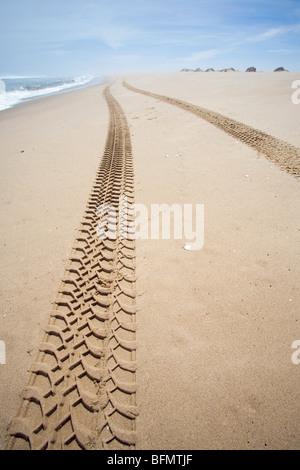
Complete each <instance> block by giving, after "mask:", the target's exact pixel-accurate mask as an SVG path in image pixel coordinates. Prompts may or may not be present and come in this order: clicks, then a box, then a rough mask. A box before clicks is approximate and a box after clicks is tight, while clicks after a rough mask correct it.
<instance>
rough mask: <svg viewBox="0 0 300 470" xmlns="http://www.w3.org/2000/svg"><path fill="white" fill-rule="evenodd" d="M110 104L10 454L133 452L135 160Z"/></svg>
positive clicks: (120, 116) (110, 100) (123, 124)
mask: <svg viewBox="0 0 300 470" xmlns="http://www.w3.org/2000/svg"><path fill="white" fill-rule="evenodd" d="M104 96H105V98H106V101H107V104H108V107H109V111H110V122H109V130H108V135H107V141H106V146H105V151H104V155H103V158H102V161H101V164H100V166H99V169H98V172H97V176H96V180H95V182H94V184H93V187H92V192H91V194H90V197H89V200H88V203H87V207H86V210H85V214H84V216H83V219H82V222H81V225H80V228H79V230H78V236H77V238H76V241H75V243H74V247H73V250H72V254H71V256H70V259H69V262H68V266H67V268H66V271H65V276H64V279H63V280H62V284H61V287H60V289H59V292H58V295H57V299H56V300H55V303H54V307H53V311H52V312H51V316H50V321H49V324H48V326H47V327H46V329H45V337H44V339H43V341H42V343H41V344H40V346H39V353H38V357H37V359H36V362H35V363H34V364H33V367H32V369H31V374H30V381H29V384H28V386H27V387H26V388H25V389H24V390H23V392H22V400H21V406H20V410H19V413H18V415H17V416H16V417H15V418H14V419H13V421H12V422H11V424H10V427H9V438H8V446H7V447H8V449H15V450H18V449H50V450H52V449H53V450H56V449H71V450H72V449H114V450H115V449H117V450H118V449H134V448H135V442H136V433H135V418H136V416H137V407H136V377H135V376H136V357H135V353H136V335H135V329H136V318H135V317H136V315H135V313H136V307H135V244H134V240H133V239H131V240H128V239H122V237H120V236H119V233H120V229H121V227H122V225H124V224H129V225H130V224H131V221H130V217H127V218H126V220H121V219H122V217H121V215H120V211H119V197H120V196H126V198H127V206H128V207H127V209H128V212H129V214H130V208H132V204H133V202H134V175H133V158H132V149H131V142H130V132H129V127H128V124H127V121H126V118H125V115H124V113H123V111H122V108H121V107H120V105H119V103H118V102H117V101H116V100H115V99H114V97H113V96H112V95H111V93H110V90H109V87H106V89H105V90H104ZM100 204H112V205H113V206H114V207H115V209H116V219H117V233H116V236H115V237H114V238H111V239H109V238H106V239H104V238H103V239H101V238H99V237H98V235H97V228H98V227H99V215H98V214H99V213H98V211H97V208H98V206H99V205H100ZM109 223H110V220H109V217H108V225H109ZM123 229H124V227H123Z"/></svg>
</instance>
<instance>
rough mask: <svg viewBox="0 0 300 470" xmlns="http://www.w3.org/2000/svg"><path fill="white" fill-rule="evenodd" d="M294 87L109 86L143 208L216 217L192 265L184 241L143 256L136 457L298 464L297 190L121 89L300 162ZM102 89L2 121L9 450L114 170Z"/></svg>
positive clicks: (231, 77)
mask: <svg viewBox="0 0 300 470" xmlns="http://www.w3.org/2000/svg"><path fill="white" fill-rule="evenodd" d="M299 79H300V75H299V74H297V73H279V74H276V73H262V72H261V73H256V74H247V73H238V72H236V73H227V74H226V73H172V74H135V75H133V74H132V75H126V76H120V77H117V78H115V79H114V81H113V83H112V85H111V88H110V91H111V94H112V96H113V97H114V99H115V100H117V102H118V103H119V105H120V106H121V107H122V109H123V112H124V115H125V116H126V119H127V122H128V126H129V130H130V138H131V144H132V156H133V171H134V200H135V202H136V203H139V204H143V205H144V206H145V207H147V208H149V210H150V206H151V204H168V205H169V206H171V205H172V204H175V203H176V204H179V205H181V206H182V207H183V205H184V204H194V205H195V204H203V205H204V211H205V212H204V213H205V218H204V221H205V223H204V245H203V248H202V249H200V250H195V251H187V250H185V249H184V246H185V244H186V239H184V238H182V239H174V237H171V239H170V240H163V239H158V240H153V239H148V240H146V239H138V240H136V243H135V255H136V256H135V271H136V285H135V288H136V299H135V301H136V323H137V331H136V350H135V351H134V354H135V355H136V362H137V369H136V375H135V380H136V387H135V392H136V393H135V395H136V404H137V409H138V412H137V413H136V414H137V416H136V419H134V430H135V431H136V436H137V437H136V442H135V446H134V448H135V449H150V450H153V449H156V450H158V449H160V450H175V449H179V450H180V449H182V450H183V449H190V450H192V449H300V424H299V423H300V419H299V418H300V405H299V403H300V392H299V374H300V365H296V364H294V363H293V362H292V354H293V352H294V351H293V349H292V343H293V342H294V341H296V340H300V323H299V304H300V293H299V279H300V268H299V262H298V260H299V254H300V248H299V247H300V244H299V237H300V231H299V230H300V227H299V216H300V205H299V200H300V198H299V197H300V186H299V179H298V178H297V177H295V175H291V174H289V173H288V172H287V171H283V170H282V169H281V168H280V166H278V165H276V164H274V163H273V162H272V161H270V160H269V159H267V158H265V157H264V155H262V154H260V153H259V152H257V151H255V149H253V148H251V147H249V146H248V145H246V144H244V143H242V142H241V141H240V140H238V139H235V138H233V137H232V136H230V135H228V134H226V133H225V132H222V131H221V130H220V129H218V128H216V127H215V126H213V125H212V124H210V123H209V122H207V121H205V120H203V119H201V118H199V117H198V116H196V115H193V114H192V113H189V112H187V111H186V110H184V109H180V108H179V107H176V106H172V105H171V104H168V103H166V102H162V101H160V100H158V99H154V98H152V97H151V96H146V95H141V94H138V93H135V92H133V91H131V90H129V89H127V88H125V87H124V86H123V80H126V82H127V83H128V84H129V85H132V86H133V87H136V88H139V89H142V90H144V91H148V92H152V93H155V94H159V95H165V96H168V97H172V98H175V99H178V100H183V101H186V102H189V103H192V104H194V105H197V106H201V107H203V108H206V109H208V110H211V111H214V112H218V113H220V114H222V115H224V116H226V117H229V118H232V119H235V120H237V121H239V122H241V123H243V124H246V125H248V126H252V127H254V128H255V129H259V130H260V131H263V132H265V133H267V134H269V135H270V136H273V137H275V138H277V139H281V140H282V141H284V142H287V143H288V144H291V145H292V146H294V147H297V148H300V134H299V122H300V105H295V104H293V103H292V100H291V95H292V91H293V90H292V88H291V85H292V82H293V81H294V80H299ZM105 86H106V84H103V85H99V86H93V87H90V88H86V89H82V90H77V91H73V92H69V93H65V94H60V95H55V96H50V97H47V98H43V99H39V100H35V101H31V102H27V103H24V104H21V105H18V106H16V107H15V108H12V109H8V110H5V111H2V112H0V168H1V171H0V179H1V182H0V188H1V197H0V221H1V229H0V250H1V251H0V257H1V269H0V276H1V308H0V340H2V341H4V342H5V345H6V364H5V365H0V403H1V405H0V448H1V449H4V448H5V446H6V444H7V438H8V429H9V428H8V427H9V424H10V423H11V421H12V420H13V418H14V417H15V416H16V415H17V414H18V410H19V407H20V403H21V398H20V397H21V394H22V390H23V389H24V387H26V385H27V383H28V380H29V376H30V374H29V369H30V368H31V367H32V364H33V362H34V360H35V358H36V356H37V354H38V351H39V345H40V343H41V341H43V335H44V329H45V327H46V325H47V324H48V321H49V315H50V312H51V311H52V309H53V303H54V300H55V299H56V297H57V291H58V289H59V286H60V282H61V279H62V277H63V275H64V270H65V268H66V264H67V261H68V259H69V258H70V253H71V248H72V246H74V240H75V237H76V230H77V229H78V227H79V226H80V221H81V219H82V216H83V213H84V210H85V207H86V204H87V201H88V198H89V194H90V192H91V188H92V185H93V182H94V180H95V176H96V171H97V168H98V166H99V164H100V163H101V160H102V157H103V152H104V148H105V145H106V143H107V132H108V126H109V110H108V107H107V103H106V101H105V99H104V97H103V94H102V93H103V90H104V88H105ZM166 156H167V157H166ZM124 338H125V336H124ZM125 339H126V338H125ZM125 339H124V340H125ZM123 405H124V404H123ZM131 405H132V404H131ZM131 405H130V406H131ZM132 406H133V405H132ZM126 407H127V408H126ZM91 408H92V406H91ZM124 408H126V412H125V411H123V415H124V414H125V415H126V414H127V415H128V414H130V412H129V411H128V410H129V408H130V407H129V405H127V404H126V405H124ZM130 410H131V408H130ZM131 418H133V412H132V414H131ZM134 418H135V416H134ZM120 422H121V421H120ZM121 424H122V423H121ZM121 424H120V426H121ZM73 427H74V426H73ZM110 431H111V432H112V434H113V432H114V431H113V429H112V430H110ZM73 432H74V433H75V434H76V430H74V429H73ZM124 436H125V434H124ZM126 436H127V434H126ZM126 439H127V437H126V438H125V437H123V444H124V442H125V441H126ZM117 440H118V439H117ZM92 441H93V445H92V444H91V448H100V447H99V445H98V444H95V442H98V441H96V440H95V439H94V440H92V439H91V440H90V442H92ZM116 448H118V447H116ZM131 448H133V446H131Z"/></svg>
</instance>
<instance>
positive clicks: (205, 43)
mask: <svg viewBox="0 0 300 470" xmlns="http://www.w3.org/2000/svg"><path fill="white" fill-rule="evenodd" d="M0 21H1V26H0V76H5V75H6V76H11V75H48V76H72V75H101V74H113V73H123V72H168V71H177V70H180V69H182V68H184V67H186V68H197V67H200V68H203V69H206V68H208V67H214V68H215V69H220V68H225V67H234V68H236V69H239V70H245V69H246V68H247V67H249V66H252V65H253V66H255V67H256V68H257V69H258V70H265V71H272V70H274V68H276V67H279V66H284V67H285V68H287V69H288V70H290V71H300V1H299V0H284V1H283V0H109V1H107V0H91V1H89V0H86V1H83V0H47V1H46V0H0Z"/></svg>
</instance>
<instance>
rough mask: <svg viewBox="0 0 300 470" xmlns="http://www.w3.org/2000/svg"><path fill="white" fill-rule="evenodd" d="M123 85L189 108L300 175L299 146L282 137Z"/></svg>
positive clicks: (188, 109) (126, 84) (288, 170)
mask: <svg viewBox="0 0 300 470" xmlns="http://www.w3.org/2000/svg"><path fill="white" fill-rule="evenodd" d="M123 86H124V87H125V88H127V89H128V90H131V91H134V92H136V93H141V94H142V95H146V96H150V97H151V98H155V99H158V100H161V101H164V102H166V103H169V104H172V105H174V106H178V107H179V108H182V109H185V110H186V111H189V112H191V113H193V114H195V115H196V116H199V117H201V118H202V119H205V120H206V121H208V122H210V123H211V124H213V125H214V126H216V127H217V128H219V129H221V130H223V131H225V132H226V133H227V134H229V135H231V136H232V137H234V138H235V139H238V140H240V141H241V142H243V143H244V144H247V145H249V146H250V147H252V148H253V149H255V150H257V151H258V152H260V153H261V154H263V155H264V156H265V157H266V158H268V159H269V160H271V161H273V162H274V163H276V164H277V165H279V166H280V167H281V169H282V170H285V171H286V172H288V173H290V174H292V175H293V176H295V177H297V178H300V149H299V148H297V147H295V146H293V145H291V144H289V143H287V142H284V141H283V140H280V139H277V138H276V137H272V136H271V135H269V134H266V133H265V132H262V131H260V130H258V129H254V128H253V127H250V126H248V125H246V124H243V123H241V122H239V121H236V120H234V119H231V118H228V117H226V116H223V115H222V114H219V113H217V112H214V111H209V110H207V109H205V108H202V107H200V106H196V105H194V104H191V103H187V102H185V101H182V100H179V99H176V98H169V97H167V96H163V95H158V94H156V93H151V92H149V91H144V90H140V89H139V88H135V87H133V86H131V85H129V84H128V83H126V82H125V81H124V82H123Z"/></svg>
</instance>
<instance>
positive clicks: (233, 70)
mask: <svg viewBox="0 0 300 470" xmlns="http://www.w3.org/2000/svg"><path fill="white" fill-rule="evenodd" d="M220 72H235V69H233V68H232V67H231V68H229V69H222V70H220Z"/></svg>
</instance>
